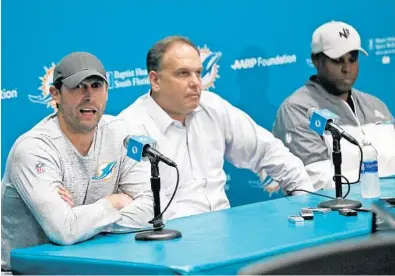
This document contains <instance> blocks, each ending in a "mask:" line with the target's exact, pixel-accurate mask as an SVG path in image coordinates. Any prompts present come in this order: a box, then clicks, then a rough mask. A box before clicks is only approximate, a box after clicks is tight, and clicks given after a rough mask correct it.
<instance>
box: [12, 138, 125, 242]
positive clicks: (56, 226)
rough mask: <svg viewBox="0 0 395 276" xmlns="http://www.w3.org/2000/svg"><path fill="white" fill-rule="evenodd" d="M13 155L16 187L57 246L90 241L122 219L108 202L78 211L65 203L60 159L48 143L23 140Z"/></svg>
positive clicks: (82, 207) (94, 204) (37, 140)
mask: <svg viewBox="0 0 395 276" xmlns="http://www.w3.org/2000/svg"><path fill="white" fill-rule="evenodd" d="M11 154H12V156H11V158H10V162H11V172H10V174H11V175H10V177H11V181H12V184H13V185H14V187H15V189H16V190H17V192H18V193H19V195H20V196H21V198H22V199H23V201H24V202H25V204H26V205H27V206H28V208H29V209H30V211H31V212H32V214H33V215H34V217H35V219H36V220H37V222H38V223H39V224H40V225H41V227H42V229H43V230H44V232H45V233H46V235H47V236H48V237H49V239H50V240H51V241H53V242H54V243H58V244H61V245H68V244H73V243H76V242H80V241H83V240H86V239H88V238H90V237H92V236H94V235H96V234H97V233H99V232H101V231H102V230H104V229H105V227H106V226H108V225H110V224H112V223H114V222H116V221H118V220H120V219H121V215H120V214H119V212H118V211H117V210H116V209H114V208H113V207H112V206H111V203H110V202H109V201H107V200H106V199H101V200H98V201H97V202H95V203H93V204H89V205H83V206H77V207H74V208H71V207H70V206H69V205H68V204H67V203H66V202H65V201H63V200H62V198H61V197H60V195H59V194H58V192H57V186H59V185H63V182H62V168H61V164H60V158H59V157H58V156H57V154H58V153H57V152H56V151H54V150H53V149H52V148H51V146H50V145H49V143H47V142H46V141H45V140H44V139H41V138H31V137H29V138H26V139H23V140H21V141H19V142H18V143H17V144H16V145H15V147H14V149H13V152H12V153H11ZM37 164H40V165H41V166H40V167H39V169H40V170H38V169H37V167H36V165H37Z"/></svg>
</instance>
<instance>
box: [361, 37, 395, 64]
mask: <svg viewBox="0 0 395 276" xmlns="http://www.w3.org/2000/svg"><path fill="white" fill-rule="evenodd" d="M367 42H368V43H367V44H368V51H369V55H374V56H379V57H380V58H381V63H382V64H390V63H391V56H392V55H395V37H394V36H387V37H374V38H369V39H368V41H367Z"/></svg>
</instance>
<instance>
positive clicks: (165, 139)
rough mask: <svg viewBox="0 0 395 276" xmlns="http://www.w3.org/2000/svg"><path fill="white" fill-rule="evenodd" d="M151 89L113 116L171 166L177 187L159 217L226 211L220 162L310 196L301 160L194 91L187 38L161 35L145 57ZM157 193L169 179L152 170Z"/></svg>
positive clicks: (198, 68)
mask: <svg viewBox="0 0 395 276" xmlns="http://www.w3.org/2000/svg"><path fill="white" fill-rule="evenodd" d="M147 70H148V72H149V80H150V83H151V89H150V91H149V93H147V94H145V95H143V96H141V97H140V98H138V99H137V100H136V101H135V102H134V103H133V104H132V105H130V106H129V107H128V108H126V109H125V110H124V111H122V113H121V114H120V115H119V116H120V117H122V118H123V119H125V122H126V123H127V126H128V128H129V131H130V132H131V133H134V132H136V131H137V132H143V133H144V134H145V135H148V136H151V137H152V138H154V139H155V140H156V141H157V147H158V149H159V150H160V151H161V152H162V153H163V154H164V155H166V156H167V157H169V158H171V159H172V160H173V161H175V162H176V163H177V165H178V167H179V171H180V186H179V190H178V191H177V194H176V196H175V199H174V201H173V204H172V206H171V207H170V209H169V210H170V212H168V213H165V217H167V218H177V217H184V216H190V215H195V214H200V213H205V212H210V211H217V210H221V209H225V208H229V207H230V204H229V200H228V198H227V196H226V193H225V182H226V174H225V171H224V169H223V165H224V161H225V159H226V160H228V161H229V162H231V163H232V164H234V165H235V166H237V167H240V168H245V169H249V170H251V171H253V172H255V173H256V174H260V175H261V176H263V175H266V174H268V175H269V176H271V177H272V178H273V179H274V180H276V181H278V182H279V183H280V185H281V187H282V189H283V190H284V192H285V191H291V190H293V189H296V188H300V189H306V190H313V187H312V186H311V183H310V179H309V177H308V175H307V173H306V171H305V169H304V167H303V164H302V162H301V161H300V160H299V159H298V158H296V157H295V156H294V155H293V154H291V153H290V152H289V150H288V149H287V148H286V147H284V145H283V143H282V142H281V141H280V140H278V139H276V138H274V137H273V135H272V134H271V133H270V132H268V131H267V130H265V129H264V128H262V127H260V126H259V125H257V124H256V123H255V122H254V121H253V120H252V119H251V118H250V117H249V116H248V115H247V114H246V113H244V112H243V111H241V110H240V109H238V108H236V107H234V106H233V105H231V104H230V103H229V102H227V101H226V100H224V99H222V98H221V97H220V96H218V95H216V94H214V93H211V92H209V91H204V90H202V80H201V72H202V62H201V59H200V53H199V50H198V48H197V47H196V46H195V45H194V44H193V43H192V42H191V41H190V40H188V39H187V38H184V37H180V36H170V37H166V38H164V39H162V40H160V41H158V42H156V43H155V45H154V46H153V47H152V48H151V49H150V50H149V51H148V54H147ZM160 174H161V181H162V190H163V192H164V193H165V194H166V195H167V196H170V195H171V194H172V192H173V190H174V186H175V183H176V173H175V171H174V170H172V169H171V168H169V167H168V166H166V165H163V164H160Z"/></svg>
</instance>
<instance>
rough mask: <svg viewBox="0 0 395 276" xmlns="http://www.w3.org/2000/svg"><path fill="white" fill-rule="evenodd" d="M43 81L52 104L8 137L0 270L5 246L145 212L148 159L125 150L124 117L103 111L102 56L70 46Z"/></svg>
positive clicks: (131, 220) (111, 227)
mask: <svg viewBox="0 0 395 276" xmlns="http://www.w3.org/2000/svg"><path fill="white" fill-rule="evenodd" d="M53 79H54V83H53V86H51V88H50V92H51V95H52V98H53V100H54V101H55V103H56V105H57V107H58V112H56V113H54V114H52V115H49V116H48V117H46V118H44V119H43V120H42V121H41V122H39V123H38V124H37V125H36V126H34V127H33V128H32V129H31V130H29V131H28V132H26V133H25V134H23V135H22V136H21V137H19V138H18V139H17V141H16V142H15V143H14V145H13V147H12V149H11V151H10V154H9V156H8V160H7V165H6V170H5V174H4V178H3V180H2V187H1V211H2V212H1V220H2V224H1V270H2V271H8V270H10V268H11V267H10V251H11V250H12V249H14V248H22V247H28V246H33V245H38V244H43V243H49V242H50V241H52V242H54V243H57V244H61V245H68V244H73V243H76V242H80V241H84V240H86V239H89V238H91V237H92V236H94V235H96V234H98V233H100V232H103V231H105V232H118V231H128V230H129V228H130V227H132V228H139V227H141V226H144V225H146V224H147V222H148V221H149V220H150V219H151V218H152V216H153V214H152V209H153V206H152V205H153V200H152V193H151V190H150V186H149V176H150V174H149V168H150V167H149V163H148V162H145V163H144V162H140V163H136V162H134V161H132V160H131V159H129V158H127V157H126V156H125V152H126V150H125V148H124V146H123V139H124V138H125V137H126V135H127V132H126V131H125V125H124V123H123V121H122V120H121V119H119V118H115V117H113V116H109V115H103V113H104V110H105V107H106V102H107V93H108V92H107V88H108V85H107V78H106V72H105V70H104V67H103V65H102V63H101V62H100V61H99V60H98V59H97V58H96V57H95V56H93V55H91V54H89V53H86V52H76V53H71V54H69V55H67V56H66V57H64V58H63V59H62V60H61V61H60V62H59V63H58V64H57V65H56V67H55V70H54V77H53Z"/></svg>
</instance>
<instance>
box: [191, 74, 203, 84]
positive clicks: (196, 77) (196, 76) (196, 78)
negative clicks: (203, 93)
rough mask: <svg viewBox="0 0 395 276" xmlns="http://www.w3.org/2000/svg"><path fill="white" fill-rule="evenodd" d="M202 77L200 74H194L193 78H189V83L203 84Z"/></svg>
mask: <svg viewBox="0 0 395 276" xmlns="http://www.w3.org/2000/svg"><path fill="white" fill-rule="evenodd" d="M201 82H202V79H201V77H200V74H192V75H191V78H190V80H189V85H190V86H197V85H199V86H200V85H201Z"/></svg>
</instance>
